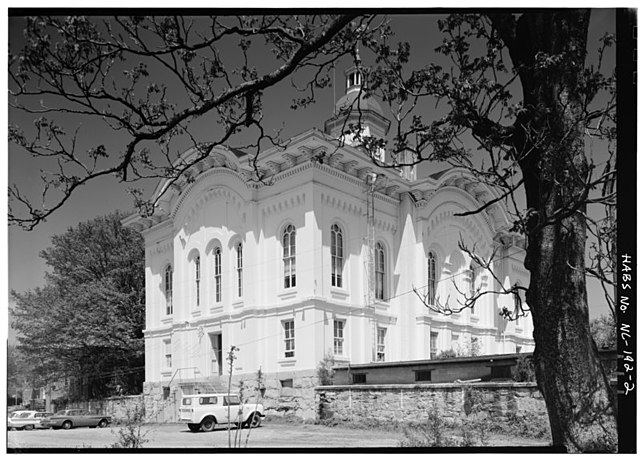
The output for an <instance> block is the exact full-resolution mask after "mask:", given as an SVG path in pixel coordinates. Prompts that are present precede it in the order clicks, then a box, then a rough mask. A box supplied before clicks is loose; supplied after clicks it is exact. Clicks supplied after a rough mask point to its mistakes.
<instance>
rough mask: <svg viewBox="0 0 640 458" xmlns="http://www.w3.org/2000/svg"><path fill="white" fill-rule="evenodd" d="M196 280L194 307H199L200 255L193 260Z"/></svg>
mask: <svg viewBox="0 0 640 458" xmlns="http://www.w3.org/2000/svg"><path fill="white" fill-rule="evenodd" d="M193 263H194V266H195V280H196V307H200V255H198V256H196V257H195V259H194V260H193Z"/></svg>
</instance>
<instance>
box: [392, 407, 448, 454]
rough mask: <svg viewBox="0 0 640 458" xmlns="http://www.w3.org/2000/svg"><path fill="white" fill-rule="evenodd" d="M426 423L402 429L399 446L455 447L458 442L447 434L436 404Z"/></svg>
mask: <svg viewBox="0 0 640 458" xmlns="http://www.w3.org/2000/svg"><path fill="white" fill-rule="evenodd" d="M428 415H429V417H428V419H427V423H426V424H417V425H411V426H410V427H405V428H404V429H403V431H402V432H403V435H404V438H403V439H401V440H400V442H399V444H398V445H399V446H400V447H456V446H459V445H460V444H459V443H458V441H456V440H455V439H453V438H451V437H449V436H448V434H447V433H446V431H445V423H444V420H443V419H442V415H441V414H440V411H439V409H438V407H437V406H436V405H434V406H433V407H432V408H431V410H430V411H429V414H428Z"/></svg>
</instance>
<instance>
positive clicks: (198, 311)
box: [191, 309, 202, 316]
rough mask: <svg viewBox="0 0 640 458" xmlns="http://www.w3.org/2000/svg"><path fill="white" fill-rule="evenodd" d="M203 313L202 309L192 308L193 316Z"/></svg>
mask: <svg viewBox="0 0 640 458" xmlns="http://www.w3.org/2000/svg"><path fill="white" fill-rule="evenodd" d="M200 315H202V310H199V309H198V310H191V316H200Z"/></svg>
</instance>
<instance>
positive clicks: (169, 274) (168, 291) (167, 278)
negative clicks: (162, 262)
mask: <svg viewBox="0 0 640 458" xmlns="http://www.w3.org/2000/svg"><path fill="white" fill-rule="evenodd" d="M164 297H165V300H166V304H167V315H173V268H172V267H171V264H169V265H168V266H167V267H166V268H165V269H164Z"/></svg>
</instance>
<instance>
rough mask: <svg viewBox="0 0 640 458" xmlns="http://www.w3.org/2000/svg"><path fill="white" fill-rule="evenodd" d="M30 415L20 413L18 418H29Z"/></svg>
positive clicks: (28, 413) (29, 413)
mask: <svg viewBox="0 0 640 458" xmlns="http://www.w3.org/2000/svg"><path fill="white" fill-rule="evenodd" d="M30 415H31V412H24V413H21V414H20V415H19V416H18V418H29V416H30Z"/></svg>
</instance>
